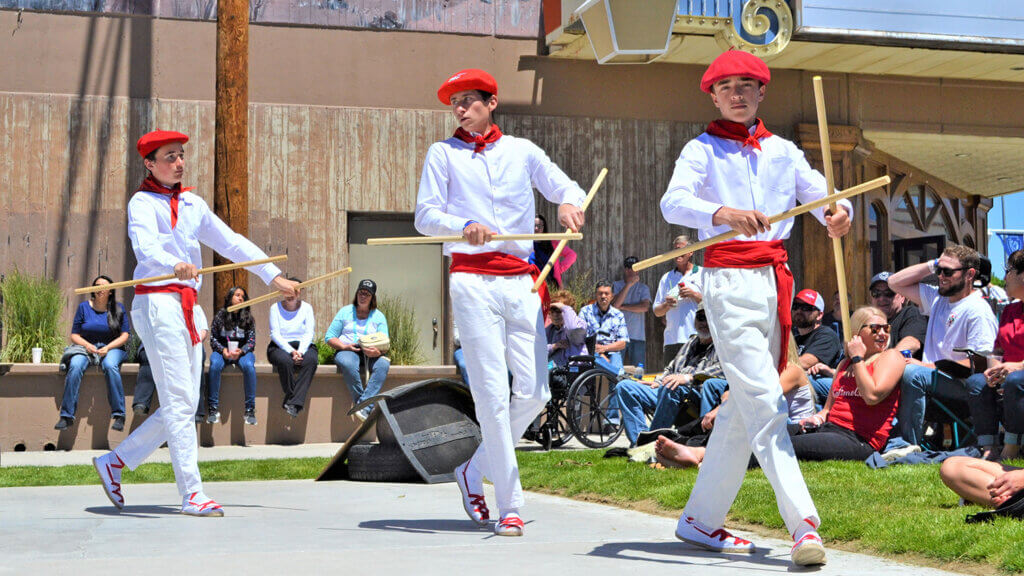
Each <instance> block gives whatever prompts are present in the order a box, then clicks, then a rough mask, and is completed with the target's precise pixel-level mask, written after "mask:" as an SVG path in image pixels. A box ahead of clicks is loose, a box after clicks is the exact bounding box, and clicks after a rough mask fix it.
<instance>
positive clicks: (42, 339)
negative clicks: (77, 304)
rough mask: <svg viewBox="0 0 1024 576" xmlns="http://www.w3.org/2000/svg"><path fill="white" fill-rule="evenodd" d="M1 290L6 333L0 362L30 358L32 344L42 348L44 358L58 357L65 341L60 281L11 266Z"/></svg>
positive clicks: (34, 346)
mask: <svg viewBox="0 0 1024 576" xmlns="http://www.w3.org/2000/svg"><path fill="white" fill-rule="evenodd" d="M0 293H2V294H3V301H4V304H3V310H2V312H0V316H2V319H3V325H4V330H5V331H6V333H7V339H6V343H5V344H4V348H3V351H2V352H0V362H31V361H32V349H33V348H42V349H43V362H58V361H60V355H61V352H63V350H64V344H65V334H64V333H63V331H62V330H61V329H60V316H61V314H62V313H63V311H64V306H66V305H67V299H66V298H64V295H63V294H62V293H61V290H60V285H58V284H57V283H56V282H55V281H53V280H50V279H48V278H35V277H32V276H27V275H25V274H22V273H21V272H19V271H18V270H14V272H12V273H11V274H10V275H9V276H7V278H6V279H5V280H4V282H3V284H0Z"/></svg>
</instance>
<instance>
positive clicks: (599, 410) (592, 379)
mask: <svg viewBox="0 0 1024 576" xmlns="http://www.w3.org/2000/svg"><path fill="white" fill-rule="evenodd" d="M617 380H618V379H617V378H616V377H614V376H612V375H611V374H609V373H608V372H607V371H606V370H603V369H601V368H595V369H593V370H588V371H586V372H584V373H583V374H581V375H580V377H579V378H577V379H576V381H575V382H574V383H573V385H572V387H571V388H570V389H569V396H568V398H567V399H566V417H568V419H569V428H570V429H571V430H572V433H573V435H574V436H576V439H577V440H579V441H580V442H581V443H582V444H583V445H584V446H587V447H589V448H607V447H608V446H610V445H611V444H612V442H615V440H616V439H617V438H618V437H619V435H620V434H622V420H621V418H618V416H619V415H618V414H614V415H613V414H612V411H611V410H610V409H609V404H610V402H611V400H612V394H613V393H614V390H615V384H616V382H617ZM613 417H615V418H616V419H617V420H619V422H618V423H615V424H612V423H611V422H610V421H609V419H610V418H613Z"/></svg>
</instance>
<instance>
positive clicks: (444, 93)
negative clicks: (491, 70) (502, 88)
mask: <svg viewBox="0 0 1024 576" xmlns="http://www.w3.org/2000/svg"><path fill="white" fill-rule="evenodd" d="M463 90H483V91H484V92H487V93H488V94H495V95H497V94H498V82H497V80H495V79H494V76H491V75H490V74H488V73H487V72H484V71H483V70H477V69H476V68H467V69H466V70H461V71H459V72H456V73H455V74H453V75H452V77H451V78H449V79H447V80H445V81H444V83H443V84H441V87H440V88H438V89H437V99H438V100H440V101H441V104H444V105H445V106H451V104H452V102H451V99H452V94H455V93H456V92H462V91H463Z"/></svg>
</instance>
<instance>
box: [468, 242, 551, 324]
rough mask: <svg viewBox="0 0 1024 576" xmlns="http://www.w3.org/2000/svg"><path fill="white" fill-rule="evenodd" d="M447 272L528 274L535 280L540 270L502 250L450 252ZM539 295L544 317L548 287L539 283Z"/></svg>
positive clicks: (497, 274)
mask: <svg viewBox="0 0 1024 576" xmlns="http://www.w3.org/2000/svg"><path fill="white" fill-rule="evenodd" d="M449 272H467V273H469V274H483V275H485V276H519V275H520V274H529V275H530V278H533V281H534V282H536V281H537V277H538V276H540V270H539V269H538V268H537V267H536V266H534V265H533V264H530V263H529V262H527V261H526V260H523V259H521V258H517V257H515V256H513V255H511V254H506V253H504V252H481V253H480V254H462V253H459V252H456V253H454V254H452V266H451V268H449ZM537 294H539V295H540V303H541V306H542V310H544V317H545V318H547V316H548V306H549V305H550V304H551V299H550V298H549V297H548V287H547V286H546V285H545V284H544V283H541V285H540V289H539V290H537Z"/></svg>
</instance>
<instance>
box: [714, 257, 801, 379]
mask: <svg viewBox="0 0 1024 576" xmlns="http://www.w3.org/2000/svg"><path fill="white" fill-rule="evenodd" d="M787 260H789V254H787V253H786V248H785V247H784V246H783V245H782V240H770V241H751V242H742V241H739V240H732V241H729V242H719V243H718V244H712V245H711V246H708V247H707V248H706V249H705V250H704V267H705V268H761V267H762V266H771V267H773V268H774V269H775V291H776V295H777V296H778V300H777V305H776V306H777V311H778V316H779V327H780V328H781V332H782V334H781V336H782V347H781V348H779V373H780V374H781V373H782V371H783V370H784V369H785V368H786V360H787V357H788V356H789V338H790V335H789V332H790V330H792V329H793V316H792V310H791V307H792V306H793V273H792V272H790V271H789V267H788V266H786V261H787Z"/></svg>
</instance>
